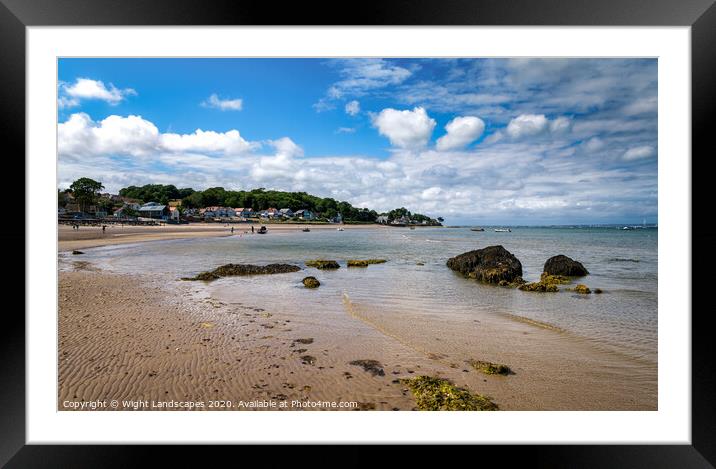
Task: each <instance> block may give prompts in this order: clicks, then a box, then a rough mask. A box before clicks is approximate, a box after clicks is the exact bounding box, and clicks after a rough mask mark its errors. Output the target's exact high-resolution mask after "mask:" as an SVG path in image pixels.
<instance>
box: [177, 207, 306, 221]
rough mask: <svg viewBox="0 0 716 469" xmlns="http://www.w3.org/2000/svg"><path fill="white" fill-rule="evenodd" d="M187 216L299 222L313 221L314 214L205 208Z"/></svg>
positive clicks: (288, 209)
mask: <svg viewBox="0 0 716 469" xmlns="http://www.w3.org/2000/svg"><path fill="white" fill-rule="evenodd" d="M187 214H189V215H198V216H199V217H200V218H204V219H213V218H235V217H238V218H255V217H259V218H265V219H279V218H293V217H298V218H300V219H301V220H313V219H314V218H315V214H314V213H313V212H312V211H310V210H298V211H296V212H294V211H293V210H291V209H290V208H282V209H280V210H279V209H276V208H269V209H266V210H262V211H260V212H256V211H254V209H252V208H245V207H241V208H231V207H206V208H202V209H199V210H198V211H196V212H194V211H191V212H188V213H187Z"/></svg>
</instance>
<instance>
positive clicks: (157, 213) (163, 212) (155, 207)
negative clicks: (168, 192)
mask: <svg viewBox="0 0 716 469" xmlns="http://www.w3.org/2000/svg"><path fill="white" fill-rule="evenodd" d="M138 212H139V216H140V217H143V218H156V219H160V220H166V219H167V218H169V209H168V208H167V206H166V205H161V204H159V203H157V202H147V203H146V204H144V205H142V206H141V207H139V210H138Z"/></svg>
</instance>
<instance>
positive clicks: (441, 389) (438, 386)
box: [401, 376, 498, 410]
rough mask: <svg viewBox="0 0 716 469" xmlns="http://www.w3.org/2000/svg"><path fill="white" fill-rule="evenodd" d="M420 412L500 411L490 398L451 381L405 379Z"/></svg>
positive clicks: (421, 377)
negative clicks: (473, 392)
mask: <svg viewBox="0 0 716 469" xmlns="http://www.w3.org/2000/svg"><path fill="white" fill-rule="evenodd" d="M401 383H403V384H405V385H407V386H408V389H410V392H412V394H413V397H414V398H415V403H416V404H417V406H418V409H420V410H498V406H497V404H495V403H494V402H492V400H491V399H490V398H489V397H488V396H483V395H481V394H472V393H471V392H470V391H468V390H466V389H462V388H459V387H457V386H455V385H454V384H452V383H451V382H450V381H449V380H447V379H443V378H436V377H432V376H416V377H415V378H404V379H402V380H401Z"/></svg>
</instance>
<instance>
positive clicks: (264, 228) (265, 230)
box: [257, 226, 268, 234]
mask: <svg viewBox="0 0 716 469" xmlns="http://www.w3.org/2000/svg"><path fill="white" fill-rule="evenodd" d="M267 232H268V229H267V228H266V227H265V226H262V227H261V228H259V230H258V231H257V233H258V234H266V233H267Z"/></svg>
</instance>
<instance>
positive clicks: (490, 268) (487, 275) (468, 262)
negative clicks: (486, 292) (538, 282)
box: [447, 246, 522, 284]
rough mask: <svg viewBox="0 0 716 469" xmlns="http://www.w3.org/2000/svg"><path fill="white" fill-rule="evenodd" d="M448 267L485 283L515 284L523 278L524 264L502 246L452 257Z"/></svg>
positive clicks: (489, 247)
mask: <svg viewBox="0 0 716 469" xmlns="http://www.w3.org/2000/svg"><path fill="white" fill-rule="evenodd" d="M447 266H448V267H449V268H451V269H452V270H455V271H458V272H460V273H461V274H463V275H465V276H467V277H470V278H474V279H477V280H479V281H481V282H485V283H498V284H499V283H500V281H501V280H505V281H507V282H513V281H515V280H516V279H518V278H521V277H522V263H521V262H520V261H519V259H517V258H516V257H515V256H514V255H512V253H511V252H509V251H508V250H507V249H505V248H503V247H502V246H488V247H486V248H484V249H477V250H475V251H469V252H466V253H464V254H460V255H459V256H455V257H451V258H450V259H448V261H447Z"/></svg>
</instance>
